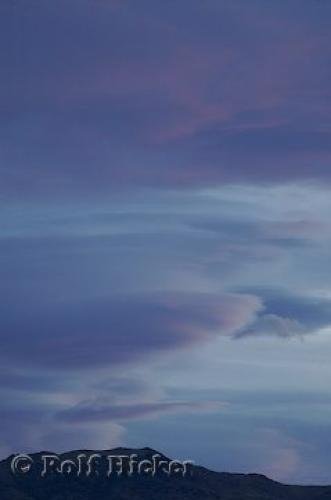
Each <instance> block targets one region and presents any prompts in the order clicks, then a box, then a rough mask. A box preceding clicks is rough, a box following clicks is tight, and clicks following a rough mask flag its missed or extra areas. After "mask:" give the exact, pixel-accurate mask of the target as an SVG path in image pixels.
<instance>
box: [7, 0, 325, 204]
mask: <svg viewBox="0 0 331 500" xmlns="http://www.w3.org/2000/svg"><path fill="white" fill-rule="evenodd" d="M1 9H2V12H1V14H2V15H1V21H0V22H1V30H0V33H1V35H0V36H1V41H2V43H1V46H2V47H3V49H2V53H1V57H2V63H3V68H4V78H3V81H2V85H1V106H2V118H1V120H0V129H1V136H2V138H1V146H2V148H1V149H2V153H1V155H2V156H1V164H2V167H1V182H2V186H3V189H4V195H5V196H6V193H7V194H8V195H9V194H11V195H12V194H13V193H16V194H18V193H24V194H25V195H28V194H31V193H36V192H38V193H39V194H40V195H41V194H42V193H50V192H52V193H53V194H55V193H57V194H58V195H61V196H62V195H65V194H66V195H68V194H70V193H71V194H75V195H79V194H83V193H86V192H90V193H91V192H93V191H94V190H96V191H97V192H98V193H99V194H102V193H104V192H109V190H111V189H114V188H118V187H119V186H123V185H125V186H128V185H131V186H132V185H137V184H141V185H152V186H161V187H162V186H169V185H170V186H188V185H194V186H199V185H206V184H207V185H208V184H213V183H215V182H216V183H222V182H233V181H234V182H236V181H239V182H247V181H249V182H251V181H253V182H260V181H272V182H274V181H277V182H278V181H286V180H302V179H309V178H314V179H320V180H321V179H322V180H329V178H330V173H329V171H330V169H329V168H328V165H329V162H330V155H331V149H330V144H331V141H330V131H329V127H328V116H329V109H330V96H329V92H328V87H329V79H330V71H329V61H330V56H331V51H330V46H331V44H330V30H329V27H328V23H327V22H326V20H327V19H329V18H330V16H331V10H330V6H329V5H328V4H327V3H325V2H320V3H318V2H314V4H313V5H312V3H310V2H304V3H302V2H301V3H299V2H296V1H293V2H292V3H291V6H290V5H289V4H287V3H281V4H276V3H275V4H273V5H268V6H266V4H265V3H264V2H262V1H260V0H259V1H254V2H250V3H247V2H243V1H240V2H237V3H236V4H229V3H227V2H216V1H214V0H208V1H207V2H204V4H203V6H202V5H201V2H197V1H186V0H185V1H183V2H180V4H178V3H174V2H167V3H164V2H161V1H157V2H155V1H153V2H152V1H150V0H146V1H142V2H140V3H139V4H137V3H136V2H134V1H132V0H128V1H123V2H115V3H114V2H92V1H90V0H82V1H81V2H76V1H75V0H70V1H66V2H63V1H60V2H47V3H45V2H39V1H29V2H23V1H19V2H9V1H6V2H3V4H2V6H1ZM5 47H6V49H5Z"/></svg>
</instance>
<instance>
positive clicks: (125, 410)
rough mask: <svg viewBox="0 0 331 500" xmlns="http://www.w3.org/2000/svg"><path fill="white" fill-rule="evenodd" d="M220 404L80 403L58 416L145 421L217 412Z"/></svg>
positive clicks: (73, 419)
mask: <svg viewBox="0 0 331 500" xmlns="http://www.w3.org/2000/svg"><path fill="white" fill-rule="evenodd" d="M222 407H223V405H222V403H218V404H217V403H215V402H210V403H209V402H187V401H184V402H177V401H175V402H156V403H141V404H125V405H123V404H122V405H120V404H117V405H111V404H104V405H103V404H100V402H98V401H94V402H93V401H92V402H88V403H81V404H79V405H77V406H76V407H73V408H69V409H67V410H64V411H62V412H61V413H59V414H58V418H59V420H60V421H62V422H69V423H84V422H100V421H101V422H102V421H115V422H118V421H126V420H131V419H145V418H150V417H155V416H157V415H163V414H168V413H192V412H193V411H195V412H199V411H202V412H206V411H219V410H220V409H222Z"/></svg>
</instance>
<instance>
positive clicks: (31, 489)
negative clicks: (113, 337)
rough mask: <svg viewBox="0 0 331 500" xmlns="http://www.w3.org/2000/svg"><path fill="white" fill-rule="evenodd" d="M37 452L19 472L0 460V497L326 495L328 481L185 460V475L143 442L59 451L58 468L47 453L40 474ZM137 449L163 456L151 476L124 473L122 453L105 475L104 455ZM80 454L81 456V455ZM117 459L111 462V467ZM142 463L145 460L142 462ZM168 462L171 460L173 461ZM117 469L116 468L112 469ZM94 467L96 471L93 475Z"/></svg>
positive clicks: (119, 499) (230, 499)
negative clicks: (297, 480)
mask: <svg viewBox="0 0 331 500" xmlns="http://www.w3.org/2000/svg"><path fill="white" fill-rule="evenodd" d="M94 453H98V454H100V455H101V457H99V458H95V460H96V461H95V462H93V463H94V465H95V467H91V469H90V472H91V473H90V475H89V476H87V474H86V472H87V468H86V466H87V465H86V464H87V462H85V461H84V463H83V465H82V468H81V470H80V475H79V477H78V476H77V472H78V469H77V468H75V467H74V466H73V464H77V457H78V456H79V455H80V454H84V455H85V456H86V457H87V458H88V457H89V456H91V455H92V454H94ZM45 454H48V455H50V453H49V452H45V453H38V454H34V455H32V458H33V465H32V466H31V468H30V470H28V463H27V462H26V463H25V462H24V461H21V462H20V467H21V468H23V469H24V470H25V473H20V474H14V473H13V472H12V468H11V465H12V460H13V456H12V457H9V458H8V459H7V460H4V461H2V462H0V499H1V500H110V499H116V500H331V486H330V487H328V486H321V487H319V486H287V485H283V484H280V483H277V482H275V481H272V480H270V479H268V478H267V477H265V476H262V475H258V474H228V473H218V472H212V471H209V470H207V469H205V468H203V467H198V466H188V470H187V473H186V475H183V469H182V468H180V467H179V464H177V465H178V467H177V469H176V468H175V469H174V470H173V472H172V474H171V475H168V474H166V473H165V472H164V470H166V469H167V467H168V468H169V466H170V459H168V458H166V457H165V456H164V455H162V454H161V453H159V454H158V452H156V451H154V450H152V449H150V448H143V449H139V450H131V449H126V448H116V449H114V450H109V451H102V452H92V451H74V452H69V453H65V454H62V455H60V459H61V460H62V461H64V460H69V461H71V462H70V463H71V465H72V469H71V471H70V470H69V466H70V463H69V462H66V464H65V466H64V469H65V470H66V471H67V472H66V473H59V472H57V471H56V468H59V463H60V462H54V463H52V462H51V460H50V458H49V459H47V471H46V474H45V475H44V476H42V474H41V473H42V470H43V469H44V465H45V462H43V461H42V456H43V455H45ZM132 454H136V455H137V460H138V461H142V460H153V456H155V455H158V457H159V458H158V460H159V461H163V462H160V463H159V465H160V466H161V463H163V469H162V467H160V469H157V472H156V474H155V476H152V475H151V473H150V471H149V472H148V471H145V472H142V471H141V474H138V472H137V471H134V472H133V474H132V475H131V476H130V475H129V474H128V472H129V465H128V463H127V462H126V461H125V460H124V459H123V474H122V475H120V476H118V475H117V474H115V472H114V471H115V468H114V471H113V473H112V474H111V475H110V476H109V477H108V476H107V471H108V470H109V459H108V458H107V456H108V455H112V456H120V455H125V456H129V455H132ZM84 460H85V459H84ZM119 463H120V462H118V463H117V462H116V467H118V464H119ZM144 463H145V465H146V466H147V462H144ZM173 465H174V464H173ZM116 470H117V469H116ZM97 472H98V475H97Z"/></svg>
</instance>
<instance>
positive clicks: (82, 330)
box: [1, 293, 261, 370]
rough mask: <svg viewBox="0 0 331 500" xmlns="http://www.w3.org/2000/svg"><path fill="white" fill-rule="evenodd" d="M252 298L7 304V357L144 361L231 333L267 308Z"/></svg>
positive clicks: (46, 361)
mask: <svg viewBox="0 0 331 500" xmlns="http://www.w3.org/2000/svg"><path fill="white" fill-rule="evenodd" d="M260 307H261V304H260V302H259V300H258V299H257V298H256V297H254V296H250V295H231V294H223V295H219V296H218V295H211V294H198V293H197V294H180V293H174V294H170V293H169V294H154V295H152V296H146V297H143V296H136V297H132V296H126V297H122V298H121V297H114V298H110V299H107V300H98V301H81V302H80V303H71V304H70V303H66V304H61V302H59V303H55V304H52V305H51V306H47V305H46V306H45V305H43V306H42V308H41V309H39V308H37V309H36V306H30V307H29V306H24V305H23V304H20V305H18V304H14V305H13V304H12V305H11V306H8V305H7V304H6V307H4V306H2V312H1V331H2V332H3V338H2V350H1V356H2V358H3V360H4V362H5V361H6V360H10V359H11V360H15V362H16V363H20V362H22V363H24V365H30V366H31V365H32V366H35V365H36V364H37V365H38V366H44V367H48V368H51V367H53V368H63V369H69V370H70V369H73V370H74V369H83V368H89V367H97V366H112V365H116V364H118V363H127V362H134V361H137V360H140V359H141V358H142V357H145V356H148V355H155V354H157V353H161V352H167V351H171V350H174V349H180V348H183V347H189V346H191V345H194V344H195V343H199V342H206V341H208V340H211V339H213V338H216V337H217V336H218V335H229V334H232V333H233V332H235V331H236V330H237V329H239V328H241V327H242V326H243V325H245V324H246V323H247V322H250V321H251V320H252V319H253V318H254V315H255V313H256V311H258V310H259V308H260Z"/></svg>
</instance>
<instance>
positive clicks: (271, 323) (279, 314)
mask: <svg viewBox="0 0 331 500" xmlns="http://www.w3.org/2000/svg"><path fill="white" fill-rule="evenodd" d="M250 291H251V293H253V290H252V289H250ZM255 293H256V294H258V296H259V297H261V300H262V301H263V305H264V310H263V313H261V314H259V315H258V317H257V318H256V320H255V321H253V322H252V324H250V325H249V326H248V327H244V328H243V329H242V330H241V331H240V332H238V333H237V334H236V337H237V338H241V337H245V336H250V335H266V336H268V335H271V336H277V337H281V338H290V337H301V336H302V335H307V334H312V333H315V332H317V331H318V330H319V329H321V328H325V327H327V326H329V325H331V301H330V300H329V299H326V298H323V297H318V296H309V295H299V294H298V295H295V294H291V293H289V292H286V291H282V290H277V289H276V290H275V289H274V290H273V289H260V290H258V289H255Z"/></svg>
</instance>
